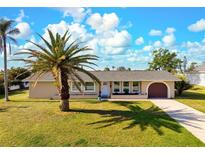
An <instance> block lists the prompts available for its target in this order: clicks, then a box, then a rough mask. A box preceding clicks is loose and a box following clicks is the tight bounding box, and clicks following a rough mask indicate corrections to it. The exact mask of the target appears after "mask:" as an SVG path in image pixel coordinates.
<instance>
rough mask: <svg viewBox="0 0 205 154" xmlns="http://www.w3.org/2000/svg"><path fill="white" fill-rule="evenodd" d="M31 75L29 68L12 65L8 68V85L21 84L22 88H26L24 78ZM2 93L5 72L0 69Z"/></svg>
mask: <svg viewBox="0 0 205 154" xmlns="http://www.w3.org/2000/svg"><path fill="white" fill-rule="evenodd" d="M30 75H31V72H29V71H28V70H27V69H25V68H22V67H17V68H14V67H11V68H10V69H8V81H9V82H8V85H9V86H12V85H19V86H20V89H22V88H25V87H24V84H23V82H22V80H23V79H25V78H27V77H28V76H30ZM0 94H4V72H3V71H0Z"/></svg>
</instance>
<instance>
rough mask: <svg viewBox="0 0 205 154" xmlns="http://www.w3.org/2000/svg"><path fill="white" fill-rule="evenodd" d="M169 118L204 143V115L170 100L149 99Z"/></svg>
mask: <svg viewBox="0 0 205 154" xmlns="http://www.w3.org/2000/svg"><path fill="white" fill-rule="evenodd" d="M151 101H152V102H153V103H154V104H155V105H156V106H158V107H159V108H161V109H162V110H163V111H165V112H166V113H167V114H168V115H169V116H170V117H172V118H173V119H175V120H176V121H177V122H179V123H180V124H181V125H182V126H183V127H185V128H186V129H187V130H188V131H190V132H191V133H192V134H193V135H194V136H196V137H197V138H198V139H200V140H201V141H202V142H203V143H205V114H204V113H202V112H200V111H198V110H195V109H193V108H191V107H189V106H187V105H184V104H182V103H179V102H177V101H176V100H172V99H151Z"/></svg>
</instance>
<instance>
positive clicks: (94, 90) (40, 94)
mask: <svg viewBox="0 0 205 154" xmlns="http://www.w3.org/2000/svg"><path fill="white" fill-rule="evenodd" d="M92 73H93V74H94V75H95V76H96V77H98V78H99V80H100V81H101V84H100V85H99V84H98V83H95V82H93V81H92V79H91V78H90V77H88V76H87V75H85V74H83V73H79V75H80V76H81V77H82V79H83V80H84V81H85V86H83V85H81V84H80V82H79V83H78V84H79V86H80V87H81V89H82V92H79V90H78V89H77V88H76V86H75V85H74V84H73V83H72V81H69V86H70V96H71V98H97V97H98V96H99V95H100V94H101V97H103V98H113V99H119V98H128V99H129V98H130V99H137V98H142V99H143V98H174V97H175V88H174V84H175V81H179V79H178V78H176V77H175V76H174V75H172V74H171V73H168V72H166V71H143V70H137V71H92ZM35 79H36V77H35V76H32V77H29V78H27V79H26V81H29V84H30V86H29V97H30V98H50V99H57V98H58V97H59V96H58V92H57V88H56V86H55V81H54V79H53V77H52V75H51V73H47V74H45V75H43V76H41V77H40V79H38V83H37V85H36V86H34V82H35Z"/></svg>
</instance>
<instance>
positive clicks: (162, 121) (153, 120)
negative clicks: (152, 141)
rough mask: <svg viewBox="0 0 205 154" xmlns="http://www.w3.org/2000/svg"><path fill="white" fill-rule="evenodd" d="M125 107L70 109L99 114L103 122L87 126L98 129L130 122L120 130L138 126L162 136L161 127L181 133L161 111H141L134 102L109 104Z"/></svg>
mask: <svg viewBox="0 0 205 154" xmlns="http://www.w3.org/2000/svg"><path fill="white" fill-rule="evenodd" d="M111 103H115V104H118V105H120V106H124V107H126V108H127V109H128V110H94V109H72V110H71V111H72V112H80V113H91V114H92V113H96V114H100V115H101V116H102V117H103V118H106V119H105V120H99V121H96V122H92V123H89V124H88V125H101V126H98V127H97V129H99V128H104V127H109V126H112V125H116V124H119V123H122V122H125V121H130V123H129V124H128V126H126V127H124V128H122V129H124V130H126V129H131V128H134V127H136V126H139V127H140V129H141V131H144V130H146V129H147V128H148V127H152V128H153V129H154V130H155V131H156V132H157V133H158V134H159V135H163V134H164V132H163V131H162V130H161V128H162V127H165V128H168V129H171V130H173V131H176V132H178V133H180V132H181V128H182V127H181V126H180V125H179V124H178V123H177V122H176V121H175V120H173V119H172V118H170V117H169V116H168V115H167V114H165V113H164V112H163V111H162V110H161V109H159V108H158V107H156V106H154V105H152V106H151V107H149V108H146V109H143V108H141V107H140V106H138V105H137V103H135V102H125V101H123V102H120V101H119V102H111Z"/></svg>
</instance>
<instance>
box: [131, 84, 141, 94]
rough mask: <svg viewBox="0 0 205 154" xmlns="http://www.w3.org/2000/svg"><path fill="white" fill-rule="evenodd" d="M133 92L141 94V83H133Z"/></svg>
mask: <svg viewBox="0 0 205 154" xmlns="http://www.w3.org/2000/svg"><path fill="white" fill-rule="evenodd" d="M132 91H133V92H134V93H139V92H140V83H139V82H137V81H134V82H133V87H132Z"/></svg>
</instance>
